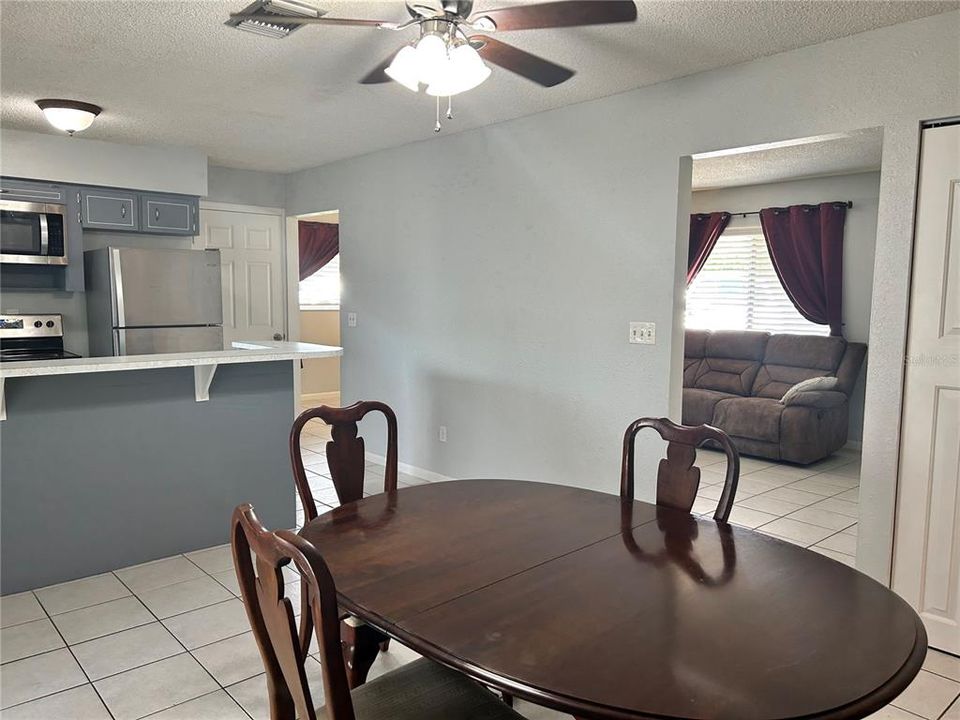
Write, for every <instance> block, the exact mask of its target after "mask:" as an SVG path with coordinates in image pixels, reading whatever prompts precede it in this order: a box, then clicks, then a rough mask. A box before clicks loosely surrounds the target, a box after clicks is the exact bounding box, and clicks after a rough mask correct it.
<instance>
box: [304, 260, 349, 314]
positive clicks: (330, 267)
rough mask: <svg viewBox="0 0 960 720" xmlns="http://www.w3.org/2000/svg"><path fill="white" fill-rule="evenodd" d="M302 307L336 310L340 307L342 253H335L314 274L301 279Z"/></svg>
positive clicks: (306, 308) (305, 308)
mask: <svg viewBox="0 0 960 720" xmlns="http://www.w3.org/2000/svg"><path fill="white" fill-rule="evenodd" d="M300 308H301V309H303V310H336V309H339V308H340V255H339V254H338V255H334V257H333V260H331V261H330V262H328V263H327V264H326V265H324V266H323V267H322V268H320V269H319V270H317V271H316V272H315V273H314V274H313V275H311V276H310V277H308V278H306V279H305V280H301V281H300Z"/></svg>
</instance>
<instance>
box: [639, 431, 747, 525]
mask: <svg viewBox="0 0 960 720" xmlns="http://www.w3.org/2000/svg"><path fill="white" fill-rule="evenodd" d="M643 428H653V429H654V430H656V431H657V432H658V433H660V437H662V438H663V439H664V440H666V441H667V457H666V458H664V459H663V460H661V461H660V466H659V468H658V469H657V505H660V506H663V507H671V508H676V509H678V510H683V511H685V512H690V509H691V508H692V507H693V503H694V501H695V500H696V499H697V491H698V490H699V488H700V468H698V467H697V466H696V465H694V463H695V462H696V459H697V448H699V447H701V446H702V445H703V444H704V443H707V442H711V441H712V442H714V443H716V444H718V445H720V447H721V448H722V449H723V451H724V452H725V453H726V455H727V474H726V478H725V479H724V483H723V492H722V493H721V494H720V500H719V501H718V502H717V510H716V512H715V513H714V514H713V518H714V520H719V521H720V522H727V519H728V518H729V517H730V511H731V510H732V509H733V499H734V496H735V495H736V493H737V482H738V481H739V478H740V453H739V452H737V449H736V448H735V447H734V445H733V443H732V442H731V441H730V437H729V436H728V435H727V434H726V433H725V432H723V430H720V429H719V428H715V427H713V426H711V425H696V426H692V427H691V426H688V425H677V424H676V423H674V422H671V421H670V420H668V419H667V418H640V419H639V420H635V421H634V422H632V423H630V426H629V427H628V428H627V431H626V432H625V433H624V435H623V457H622V462H621V468H620V497H622V498H625V499H628V500H633V465H634V444H635V440H636V437H637V433H638V432H640V430H642V429H643Z"/></svg>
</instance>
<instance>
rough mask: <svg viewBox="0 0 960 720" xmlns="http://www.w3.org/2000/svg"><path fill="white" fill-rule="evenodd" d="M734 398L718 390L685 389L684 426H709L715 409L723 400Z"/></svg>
mask: <svg viewBox="0 0 960 720" xmlns="http://www.w3.org/2000/svg"><path fill="white" fill-rule="evenodd" d="M730 397H733V396H731V395H728V394H727V393H722V392H717V391H716V390H701V389H698V388H684V389H683V417H682V422H683V424H684V425H709V424H710V422H711V421H712V420H713V409H714V407H716V405H717V403H718V402H720V401H721V400H724V399H727V398H730Z"/></svg>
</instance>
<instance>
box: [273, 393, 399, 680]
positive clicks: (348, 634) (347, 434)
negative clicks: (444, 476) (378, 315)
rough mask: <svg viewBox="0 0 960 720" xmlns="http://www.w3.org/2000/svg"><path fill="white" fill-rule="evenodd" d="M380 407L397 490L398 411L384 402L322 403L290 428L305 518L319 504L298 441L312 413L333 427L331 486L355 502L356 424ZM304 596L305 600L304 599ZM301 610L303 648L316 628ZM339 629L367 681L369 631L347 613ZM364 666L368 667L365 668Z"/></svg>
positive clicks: (358, 486)
mask: <svg viewBox="0 0 960 720" xmlns="http://www.w3.org/2000/svg"><path fill="white" fill-rule="evenodd" d="M371 412H379V413H380V414H381V415H383V417H384V419H385V420H386V421H387V464H386V466H385V467H384V474H383V491H384V492H395V491H396V489H397V416H396V414H395V413H394V412H393V409H392V408H391V407H390V406H389V405H387V404H386V403H382V402H378V401H370V400H362V401H360V402H357V403H354V404H353V405H350V406H349V407H345V408H338V407H329V406H327V405H321V406H320V407H315V408H310V409H309V410H305V411H304V412H302V413H300V415H299V416H298V417H297V419H296V420H295V421H294V423H293V427H292V428H291V429H290V461H291V464H292V465H293V478H294V481H295V482H296V485H297V494H299V495H300V504H301V505H302V506H303V513H304V522H305V523H306V522H310V521H311V520H313V519H314V518H315V517H317V505H316V503H315V502H314V501H313V492H312V490H311V489H310V482H309V480H308V478H307V471H306V468H304V466H303V451H302V449H301V446H300V437H301V435H302V434H303V428H304V426H305V425H306V424H307V423H308V422H310V421H311V420H313V419H314V418H316V419H319V420H321V421H322V422H324V423H326V424H327V425H329V426H330V427H331V433H330V435H331V439H330V441H329V442H328V443H327V445H326V448H325V450H326V457H327V467H328V468H329V469H330V477H331V479H332V480H333V487H334V489H335V490H336V491H337V499H338V500H339V501H340V504H341V505H343V504H344V503H349V502H354V501H356V500H359V499H361V498H362V497H363V488H364V479H365V476H366V467H367V458H366V448H365V445H364V442H363V438H362V437H360V436H359V434H358V433H359V430H358V428H357V423H359V422H360V421H361V420H362V419H363V418H364V417H365V416H366V415H367V414H369V413H371ZM306 601H307V600H306V596H304V598H303V604H304V606H305V604H306ZM304 609H305V607H304V608H301V615H300V624H301V628H300V640H301V643H302V648H303V649H304V651H306V650H307V649H309V646H310V638H311V636H312V634H313V633H312V629H311V627H310V616H309V615H308V614H307V613H306V612H303V610H304ZM342 617H343V621H344V624H343V627H342V628H341V634H342V636H343V638H344V641H345V642H346V644H347V647H348V652H349V654H350V655H351V657H354V656H355V657H354V660H355V663H352V664H351V668H350V670H351V672H350V684H351V687H355V686H356V685H359V684H362V683H363V682H365V681H366V673H367V670H369V663H372V662H373V660H374V657H375V656H374V657H369V654H368V653H366V652H365V651H364V650H361V649H360V648H359V647H358V646H359V645H361V644H369V642H368V641H369V638H366V637H360V635H361V634H362V633H366V634H370V633H369V632H367V631H365V630H363V629H362V627H361V626H362V623H359V622H358V621H357V620H356V619H354V618H350V617H348V616H347V615H346V614H344V615H343V616H342ZM378 644H379V647H380V649H381V650H383V651H386V650H387V649H388V648H389V646H390V639H389V638H387V637H386V636H384V637H382V638H380V639H379V643H378ZM365 665H366V668H365V667H364V666H365Z"/></svg>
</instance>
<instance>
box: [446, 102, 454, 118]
mask: <svg viewBox="0 0 960 720" xmlns="http://www.w3.org/2000/svg"><path fill="white" fill-rule="evenodd" d="M447 120H453V97H452V96H448V97H447Z"/></svg>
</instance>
